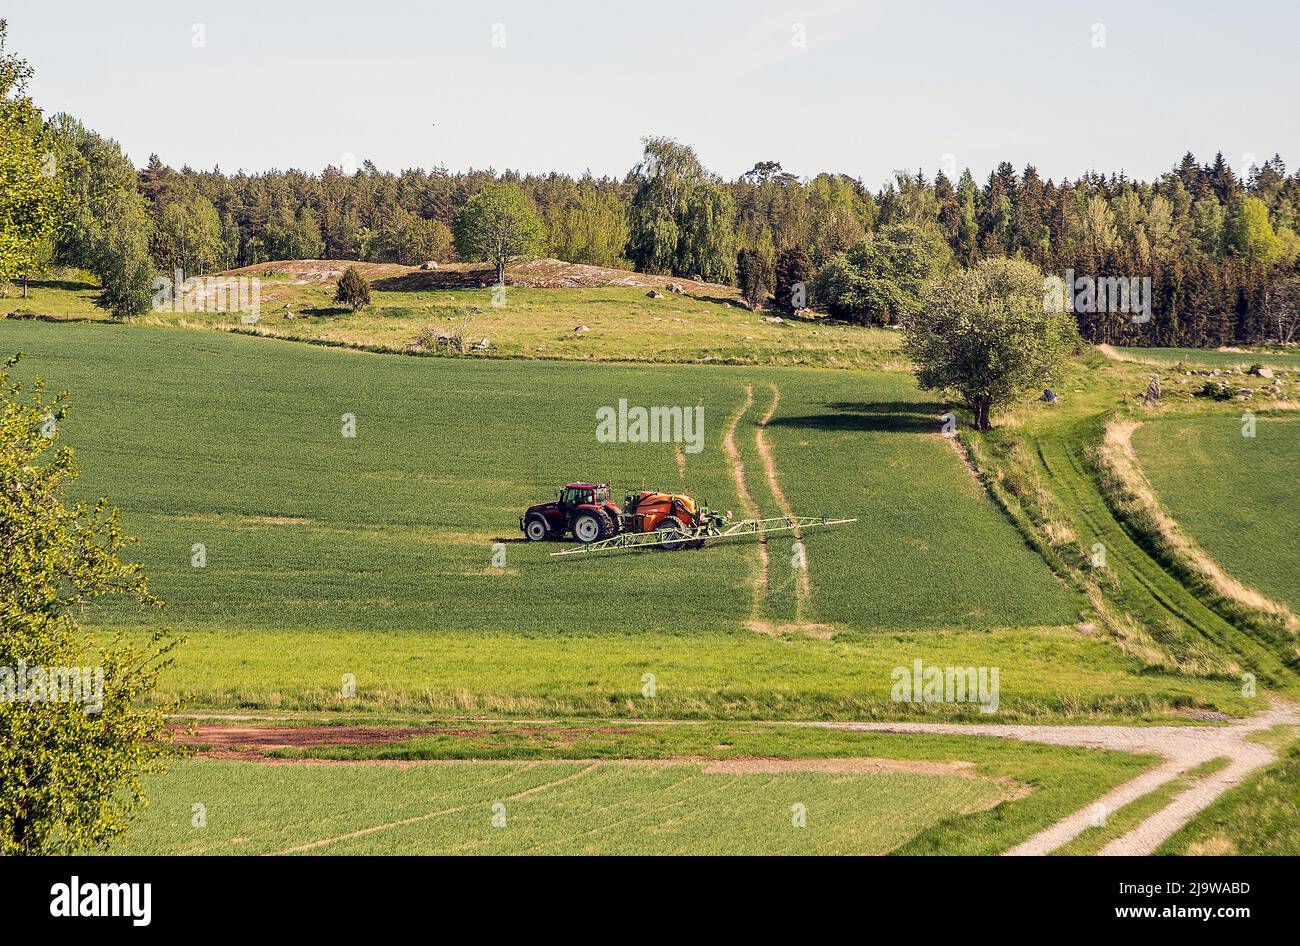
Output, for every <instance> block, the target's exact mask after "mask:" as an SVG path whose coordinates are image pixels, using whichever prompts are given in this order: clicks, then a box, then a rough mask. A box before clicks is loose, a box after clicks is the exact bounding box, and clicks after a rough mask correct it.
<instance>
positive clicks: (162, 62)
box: [0, 0, 1300, 188]
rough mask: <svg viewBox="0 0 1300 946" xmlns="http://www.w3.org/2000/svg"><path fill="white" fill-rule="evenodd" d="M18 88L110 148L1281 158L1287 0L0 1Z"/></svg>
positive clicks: (727, 163)
mask: <svg viewBox="0 0 1300 946" xmlns="http://www.w3.org/2000/svg"><path fill="white" fill-rule="evenodd" d="M6 7H7V12H4V13H0V16H4V17H7V19H8V20H9V45H10V50H11V51H13V52H15V53H17V54H19V55H20V56H22V57H23V58H25V59H27V60H28V61H29V62H30V64H31V65H32V66H33V67H34V68H35V70H36V76H35V78H34V79H33V81H32V83H31V86H30V89H29V91H30V93H31V94H32V96H33V98H34V99H35V100H36V103H37V105H39V106H41V107H42V108H43V109H45V111H46V113H47V114H53V113H54V112H57V111H67V112H70V113H72V114H73V115H75V116H77V117H78V118H80V119H81V120H82V121H83V122H85V123H86V124H88V125H89V126H90V127H92V128H94V129H95V130H97V131H99V132H100V133H101V134H104V135H107V136H109V137H112V138H115V139H116V140H117V141H119V142H120V143H121V144H122V147H123V149H124V150H125V151H126V152H127V153H128V154H129V155H130V157H131V159H132V160H133V161H134V162H135V163H136V164H137V165H143V164H144V163H145V162H146V161H147V159H148V157H149V155H150V153H157V154H158V155H159V157H161V158H162V160H163V161H164V162H166V163H167V164H170V165H172V166H174V167H180V166H182V165H189V166H191V167H194V168H202V169H209V168H212V167H216V166H220V167H221V169H222V170H225V171H228V172H230V171H235V170H239V169H243V170H245V171H248V172H256V171H265V170H269V169H272V168H279V169H287V168H298V169H301V170H304V171H310V172H318V171H320V170H321V169H323V168H324V167H325V166H327V165H334V166H339V167H344V168H345V169H347V170H351V169H352V167H354V166H355V165H358V164H360V163H361V162H363V161H365V160H367V159H368V160H370V161H373V162H374V163H375V165H377V166H378V167H379V168H380V169H381V170H392V171H399V170H401V169H403V168H408V167H424V168H431V167H436V166H439V165H441V166H445V167H447V168H448V169H450V170H466V169H469V168H479V169H486V168H493V169H496V170H498V171H500V170H504V169H516V170H520V171H524V172H529V171H531V172H546V171H552V170H554V171H562V172H567V173H570V174H574V175H577V174H581V173H583V172H584V171H587V170H590V171H591V172H592V173H593V174H596V175H597V176H601V175H608V176H614V177H619V178H621V177H622V176H623V175H625V174H626V173H627V172H628V170H629V169H630V168H631V167H632V166H633V165H634V164H635V163H636V162H637V159H638V158H639V156H640V150H641V144H640V142H641V139H642V138H643V137H645V136H646V135H668V136H671V137H674V138H676V139H678V140H680V141H683V142H686V143H687V144H690V145H691V146H693V147H694V148H695V150H696V152H697V154H699V156H700V158H701V160H702V161H703V162H704V164H705V166H706V167H707V168H709V170H711V171H713V172H715V173H718V174H721V175H722V176H723V177H726V178H734V177H736V176H737V175H739V174H742V173H744V172H745V171H747V170H748V169H749V168H751V167H752V166H753V165H754V164H755V163H756V162H758V161H764V160H775V161H779V162H780V163H781V164H782V166H783V167H784V168H785V169H786V170H787V171H791V172H793V173H795V174H798V175H800V176H811V175H814V174H817V173H819V172H821V171H833V172H840V173H846V174H849V175H851V176H853V177H857V178H861V179H862V180H863V181H864V182H865V183H866V184H867V185H868V186H870V187H872V188H875V187H878V186H879V185H880V184H882V183H884V182H885V181H886V180H888V179H889V178H890V177H891V176H892V174H893V173H894V172H895V171H897V170H900V169H908V170H911V171H916V170H917V169H923V170H925V171H926V173H927V174H929V175H932V174H933V173H934V171H936V170H945V171H948V172H949V173H950V174H951V173H952V172H953V171H954V169H955V170H956V171H957V172H960V170H961V169H962V168H964V167H970V168H971V170H972V172H973V173H974V174H975V176H976V178H977V179H980V180H982V179H983V178H985V177H986V176H987V175H988V173H989V172H990V171H991V170H992V169H993V168H994V167H995V166H996V165H997V164H998V162H1000V161H1003V160H1006V161H1010V162H1011V163H1012V164H1013V165H1015V167H1016V168H1017V169H1021V168H1023V167H1024V166H1025V165H1026V164H1028V163H1032V164H1034V165H1035V166H1036V167H1037V168H1038V170H1039V172H1040V174H1042V175H1044V176H1047V177H1052V178H1053V179H1055V180H1057V181H1059V180H1061V179H1062V178H1063V177H1070V178H1074V177H1077V176H1078V175H1079V174H1081V173H1083V172H1086V171H1088V170H1100V171H1103V172H1106V173H1110V172H1120V171H1123V172H1126V173H1127V174H1128V175H1129V176H1130V177H1136V178H1141V179H1151V178H1153V177H1155V176H1157V175H1159V174H1160V173H1162V172H1163V171H1166V170H1168V169H1169V168H1171V167H1172V166H1173V165H1174V163H1175V162H1176V161H1177V160H1178V159H1179V158H1180V157H1181V156H1182V155H1183V154H1184V153H1185V152H1187V151H1191V152H1192V153H1193V154H1195V155H1196V156H1197V157H1198V158H1199V159H1200V160H1201V161H1202V163H1206V162H1208V161H1209V160H1210V159H1211V158H1212V157H1213V155H1214V153H1215V152H1216V151H1222V152H1223V153H1224V155H1225V156H1226V157H1227V158H1228V160H1229V161H1230V162H1231V163H1232V164H1233V165H1234V167H1237V168H1238V169H1241V168H1244V167H1247V166H1248V165H1249V163H1250V162H1251V160H1252V159H1253V160H1255V161H1257V162H1262V161H1263V160H1265V159H1267V158H1268V157H1270V156H1272V155H1273V154H1274V153H1275V152H1276V153H1280V154H1281V155H1282V157H1283V158H1284V159H1285V160H1287V162H1288V166H1289V167H1291V168H1292V169H1293V170H1294V169H1295V168H1296V167H1297V166H1300V107H1298V106H1297V101H1298V99H1300V95H1298V94H1297V93H1300V57H1298V56H1297V53H1296V51H1295V48H1294V47H1295V42H1296V38H1297V37H1300V2H1296V0H1258V2H1254V3H1251V4H1250V5H1248V6H1246V5H1241V6H1238V5H1235V4H1229V3H1222V2H1202V0H1181V2H1173V0H1146V2H1143V0H1125V2H1110V0H1037V2H1021V0H1005V2H998V0H984V2H972V0H967V2H964V3H963V2H948V0H942V2H929V0H912V2H899V0H891V2H854V0H807V2H775V0H773V2H765V0H751V2H731V0H693V2H679V0H654V2H640V3H625V2H619V0H608V2H603V3H602V2H590V3H589V2H567V0H550V2H536V0H534V2H531V3H527V2H524V3H516V2H507V0H495V2H494V0H487V2H483V0H473V2H461V3H445V2H438V0H421V2H405V0H368V2H365V3H357V2H349V3H342V2H337V0H315V2H312V3H310V4H307V3H295V4H288V3H280V2H277V0H260V2H249V0H220V2H217V0H202V2H196V0H176V2H154V3H145V2H140V0H113V2H103V0H93V2H88V0H39V2H37V0H17V2H16V3H15V0H9V2H8V3H7V4H6Z"/></svg>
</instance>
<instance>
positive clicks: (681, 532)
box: [655, 516, 689, 552]
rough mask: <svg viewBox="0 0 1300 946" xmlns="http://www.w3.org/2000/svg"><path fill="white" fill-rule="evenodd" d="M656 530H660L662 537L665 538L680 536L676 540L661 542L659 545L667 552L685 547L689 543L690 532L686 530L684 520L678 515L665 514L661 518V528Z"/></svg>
mask: <svg viewBox="0 0 1300 946" xmlns="http://www.w3.org/2000/svg"><path fill="white" fill-rule="evenodd" d="M655 531H656V532H658V533H659V535H660V538H663V539H671V538H673V537H674V536H679V537H680V538H678V539H676V541H668V542H660V543H659V547H660V548H661V549H663V550H664V551H666V552H676V551H677V550H678V549H680V548H684V547H685V546H686V545H687V540H686V536H687V535H688V534H689V533H688V532H687V531H686V526H684V525H682V521H681V520H680V519H678V518H677V517H676V516H664V518H662V519H660V520H659V528H658V529H656V530H655Z"/></svg>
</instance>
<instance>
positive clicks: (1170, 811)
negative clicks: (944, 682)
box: [809, 703, 1300, 855]
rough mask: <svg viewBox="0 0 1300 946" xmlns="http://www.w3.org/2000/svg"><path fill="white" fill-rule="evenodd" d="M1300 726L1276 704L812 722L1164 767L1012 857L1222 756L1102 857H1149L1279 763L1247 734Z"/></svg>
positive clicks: (1296, 714) (1056, 840) (1296, 715)
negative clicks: (1080, 715) (1021, 718)
mask: <svg viewBox="0 0 1300 946" xmlns="http://www.w3.org/2000/svg"><path fill="white" fill-rule="evenodd" d="M1283 724H1291V725H1297V724H1300V709H1298V708H1297V707H1295V706H1293V705H1290V704H1283V703H1274V704H1273V705H1271V706H1270V707H1269V708H1268V709H1267V710H1265V711H1264V712H1262V713H1260V714H1259V715H1257V716H1253V717H1251V718H1250V719H1247V720H1243V721H1241V722H1238V723H1233V724H1231V725H1228V726H1029V725H1018V724H1009V725H997V724H987V725H985V724H976V723H971V724H963V723H810V724H809V725H812V726H822V727H826V728H830V729H847V730H852V731H855V732H889V733H934V734H938V735H949V736H996V737H998V738H1002V739H1021V740H1024V741H1026V742H1042V743H1048V744H1050V745H1056V746H1084V747H1089V748H1097V749H1116V750H1119V751H1120V752H1133V753H1151V754H1154V755H1160V756H1163V757H1164V758H1165V760H1166V761H1165V762H1164V763H1163V764H1162V765H1160V766H1158V767H1157V768H1155V769H1152V770H1151V771H1149V772H1146V773H1144V774H1142V775H1140V776H1138V777H1137V778H1135V779H1133V780H1132V781H1129V782H1126V783H1124V784H1123V785H1120V786H1119V787H1117V788H1115V789H1114V790H1112V791H1111V792H1109V793H1108V794H1106V795H1105V796H1103V797H1102V798H1100V799H1098V800H1097V801H1096V802H1093V803H1090V804H1089V805H1088V806H1087V807H1085V808H1083V809H1081V810H1079V811H1076V812H1074V813H1073V814H1071V815H1069V816H1067V817H1065V818H1063V819H1061V820H1060V821H1058V822H1057V823H1056V824H1053V825H1051V826H1050V827H1048V828H1045V829H1044V830H1042V831H1040V832H1039V833H1038V834H1035V835H1034V836H1033V837H1030V838H1028V839H1026V840H1025V841H1023V842H1021V843H1020V844H1017V845H1016V846H1015V847H1013V848H1011V849H1010V850H1008V851H1006V852H1004V853H1006V854H1009V855H1027V854H1048V853H1050V852H1052V851H1054V850H1056V849H1057V848H1059V847H1060V846H1061V845H1063V844H1066V843H1068V842H1069V841H1071V840H1073V839H1074V838H1075V837H1077V836H1078V835H1079V834H1080V833H1081V832H1082V831H1083V830H1084V829H1085V828H1088V827H1090V826H1091V825H1092V823H1093V818H1094V816H1095V812H1096V811H1097V805H1101V806H1102V809H1101V810H1102V812H1104V813H1107V814H1111V813H1114V812H1115V811H1117V810H1118V809H1119V808H1121V807H1123V806H1124V805H1126V804H1128V803H1129V802H1131V801H1133V800H1135V799H1137V798H1140V797H1142V796H1143V795H1145V794H1147V793H1148V792H1150V791H1152V790H1154V789H1156V788H1158V787H1159V786H1161V785H1163V784H1164V783H1166V782H1168V781H1169V780H1171V779H1173V778H1176V777H1177V776H1178V775H1180V774H1182V773H1183V772H1186V771H1187V770H1188V769H1191V768H1193V767H1195V766H1197V765H1199V764H1201V763H1202V762H1208V761H1209V760H1211V759H1217V758H1220V757H1224V758H1227V759H1228V760H1229V765H1228V766H1227V767H1225V768H1223V769H1221V770H1219V771H1218V772H1215V773H1213V774H1211V775H1207V776H1205V777H1203V778H1201V779H1199V780H1197V782H1196V783H1195V784H1194V785H1193V786H1192V787H1191V788H1188V789H1187V790H1186V791H1184V792H1182V793H1181V794H1179V795H1178V796H1176V797H1175V798H1174V799H1173V801H1171V802H1170V803H1169V804H1168V805H1166V806H1165V807H1164V808H1162V809H1160V810H1159V811H1157V812H1156V813H1155V814H1153V815H1152V816H1151V817H1149V818H1147V819H1146V820H1145V821H1143V822H1141V823H1140V824H1138V826H1137V827H1136V828H1134V829H1133V830H1131V831H1129V832H1128V833H1127V834H1123V835H1121V836H1120V837H1118V838H1115V839H1114V840H1113V841H1111V842H1110V843H1109V844H1107V845H1106V846H1105V847H1103V848H1102V849H1101V851H1100V852H1099V853H1100V854H1103V855H1137V854H1150V853H1152V852H1153V851H1154V850H1155V849H1156V848H1157V847H1159V846H1160V844H1161V843H1162V842H1164V841H1165V840H1166V839H1167V838H1168V837H1169V836H1170V835H1172V834H1173V833H1174V832H1175V831H1177V830H1178V829H1179V828H1181V827H1182V826H1183V825H1184V824H1186V823H1187V822H1188V821H1189V820H1190V819H1191V818H1192V816H1193V815H1195V814H1196V813H1197V812H1199V811H1201V810H1202V809H1203V808H1205V807H1206V806H1207V805H1209V804H1210V803H1211V802H1212V801H1214V799H1216V798H1218V797H1219V796H1220V795H1222V794H1223V793H1224V792H1225V791H1227V790H1228V789H1229V788H1231V787H1232V786H1234V785H1237V784H1239V783H1240V782H1241V781H1242V779H1244V778H1245V777H1246V776H1247V775H1248V774H1250V773H1251V772H1253V771H1254V770H1256V769H1258V768H1260V767H1262V766H1265V765H1268V764H1269V763H1271V762H1273V761H1275V760H1276V759H1277V753H1276V752H1274V751H1273V749H1272V748H1270V747H1269V746H1266V745H1263V744H1261V743H1255V742H1249V741H1247V740H1246V738H1245V737H1246V736H1248V735H1250V734H1251V733H1257V732H1260V731H1262V730H1265V729H1268V728H1270V727H1272V726H1277V725H1283Z"/></svg>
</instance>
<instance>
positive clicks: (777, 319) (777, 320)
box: [763, 315, 785, 325]
mask: <svg viewBox="0 0 1300 946" xmlns="http://www.w3.org/2000/svg"><path fill="white" fill-rule="evenodd" d="M763 321H764V322H771V323H772V324H773V325H780V324H781V323H782V322H784V321H785V319H783V318H781V316H779V315H765V316H763Z"/></svg>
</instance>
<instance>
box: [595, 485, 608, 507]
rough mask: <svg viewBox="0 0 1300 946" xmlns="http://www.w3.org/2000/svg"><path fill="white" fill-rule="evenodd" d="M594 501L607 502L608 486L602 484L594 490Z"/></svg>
mask: <svg viewBox="0 0 1300 946" xmlns="http://www.w3.org/2000/svg"><path fill="white" fill-rule="evenodd" d="M596 502H598V503H607V502H609V488H608V487H605V486H602V487H601V488H600V489H598V490H596Z"/></svg>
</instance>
